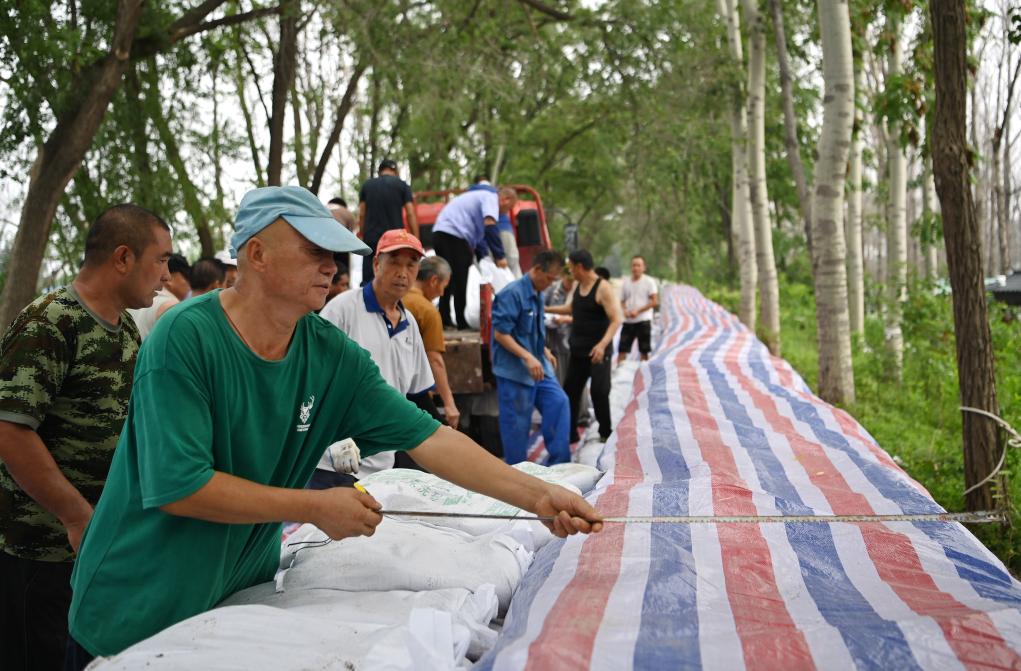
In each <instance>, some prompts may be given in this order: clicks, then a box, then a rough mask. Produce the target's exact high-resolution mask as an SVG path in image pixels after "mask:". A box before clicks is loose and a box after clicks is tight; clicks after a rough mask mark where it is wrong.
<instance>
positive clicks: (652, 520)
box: [355, 483, 1006, 524]
mask: <svg viewBox="0 0 1021 671" xmlns="http://www.w3.org/2000/svg"><path fill="white" fill-rule="evenodd" d="M355 489H357V490H358V491H360V492H363V493H365V494H368V491H367V490H366V489H365V488H364V487H362V485H361V484H358V483H355ZM379 514H380V515H383V516H384V517H388V516H389V517H445V518H453V519H463V520H507V521H511V520H514V521H518V520H524V521H526V522H552V521H553V520H555V519H556V517H552V516H546V517H543V516H535V515H531V516H526V517H521V516H519V515H486V514H483V513H446V512H436V511H424V510H380V511H379ZM1004 521H1006V515H1005V514H1004V512H1003V511H1002V510H982V511H978V512H970V513H919V514H910V513H907V514H901V515H651V516H645V517H643V516H636V517H604V518H603V523H604V524H768V523H773V524H776V523H784V524H786V523H795V522H813V523H816V524H827V523H833V522H961V523H964V524H987V523H989V522H1004Z"/></svg>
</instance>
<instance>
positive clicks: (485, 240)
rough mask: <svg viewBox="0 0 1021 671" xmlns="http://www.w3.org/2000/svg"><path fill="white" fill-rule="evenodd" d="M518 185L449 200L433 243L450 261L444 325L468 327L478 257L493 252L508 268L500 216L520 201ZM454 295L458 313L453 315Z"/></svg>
mask: <svg viewBox="0 0 1021 671" xmlns="http://www.w3.org/2000/svg"><path fill="white" fill-rule="evenodd" d="M517 199H518V196H517V193H515V191H514V189H508V188H502V189H498V190H497V192H496V193H494V192H492V191H490V190H489V189H476V190H474V191H465V192H464V193H461V194H458V195H457V196H454V197H453V198H452V199H451V200H450V202H449V203H447V204H446V205H445V206H444V207H443V209H442V210H440V215H439V216H438V217H437V218H436V225H435V226H433V246H434V247H435V248H436V253H437V254H439V255H440V256H442V257H443V258H444V259H446V261H447V263H449V264H450V269H451V275H450V284H449V285H447V290H446V291H445V292H443V298H442V299H440V316H441V317H442V318H443V326H444V328H453V327H454V326H455V325H456V327H457V328H458V329H460V330H467V329H468V321H467V320H466V319H465V316H464V310H465V307H466V306H467V304H468V270H469V269H470V268H471V266H472V263H473V262H474V260H475V256H476V255H478V256H479V258H482V257H485V256H488V255H490V254H491V255H492V257H493V261H494V263H495V264H496V265H497V267H500V268H506V267H507V259H506V258H504V253H503V244H502V243H501V242H500V231H499V229H498V228H497V227H496V220H497V219H498V218H499V217H500V214H501V213H506V212H510V209H511V208H512V207H513V206H514V203H516V202H517ZM451 299H453V303H454V316H453V318H452V317H451V315H450V303H451Z"/></svg>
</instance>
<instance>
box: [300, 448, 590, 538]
mask: <svg viewBox="0 0 1021 671" xmlns="http://www.w3.org/2000/svg"><path fill="white" fill-rule="evenodd" d="M564 466H579V465H577V464H564ZM515 468H519V469H520V470H523V471H525V472H526V473H528V474H529V475H533V476H535V477H537V478H539V479H541V480H544V481H546V482H551V483H554V484H558V485H561V486H563V487H565V488H566V489H569V490H571V491H573V492H575V493H576V494H580V493H581V489H580V488H579V487H577V486H576V485H574V484H572V483H571V482H570V480H572V479H574V480H576V481H579V482H581V483H582V484H585V483H587V482H588V481H590V480H592V481H593V482H594V480H593V478H594V477H595V478H597V477H598V474H599V471H597V470H596V469H594V468H591V467H580V466H579V467H578V468H575V469H570V468H556V469H555V468H552V467H547V466H540V465H538V464H533V463H530V462H524V463H521V464H517V465H516V466H515ZM360 484H361V485H362V486H363V487H365V488H366V489H367V490H368V492H369V493H370V494H372V496H373V497H374V498H375V499H376V500H377V501H379V503H380V504H381V505H382V506H383V509H384V510H417V511H424V512H449V513H468V514H476V515H501V516H521V517H530V516H532V514H531V513H529V512H527V511H524V510H521V509H520V508H516V507H514V506H512V505H510V504H509V503H504V502H503V501H499V500H497V499H494V498H491V497H488V496H484V495H482V494H478V493H476V492H473V491H471V490H468V489H465V488H463V487H458V486H457V485H455V484H453V483H450V482H447V481H446V480H443V479H440V478H438V477H436V476H435V475H430V474H428V473H423V472H421V471H416V470H414V469H402V468H394V469H390V470H387V471H380V472H378V473H373V474H372V475H370V476H369V477H367V478H365V479H363V480H361V481H360ZM411 519H413V520H414V521H416V522H422V523H427V524H432V525H435V526H442V527H447V528H450V529H457V530H459V531H464V532H466V533H469V534H472V535H476V536H478V535H482V534H489V533H502V534H507V535H511V536H514V537H515V538H518V539H519V540H520V542H522V543H524V544H525V546H526V548H527V549H528V550H530V551H533V552H534V551H535V550H538V549H539V548H541V547H542V546H544V545H545V544H546V543H548V542H549V541H551V540H553V534H552V533H550V531H549V529H547V528H546V527H545V526H544V525H542V524H541V523H539V522H512V521H506V520H488V519H481V520H479V519H463V518H426V517H421V518H411ZM523 529H527V531H528V533H529V535H530V536H531V540H529V539H528V538H526V537H524V536H522V535H519V534H520V533H521V531H522V530H523ZM289 540H294V539H289Z"/></svg>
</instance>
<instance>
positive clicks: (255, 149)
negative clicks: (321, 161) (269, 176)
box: [234, 49, 266, 187]
mask: <svg viewBox="0 0 1021 671" xmlns="http://www.w3.org/2000/svg"><path fill="white" fill-rule="evenodd" d="M238 55H239V56H240V55H241V49H238ZM241 70H242V68H241V61H240V60H238V61H237V67H235V68H234V85H235V86H236V87H237V90H238V107H240V108H241V118H242V119H244V121H245V134H246V137H247V138H248V151H249V152H251V154H252V168H253V169H254V170H253V171H254V173H255V185H256V186H258V187H263V186H266V179H265V176H264V175H263V172H262V160H261V159H260V158H259V145H258V143H257V142H256V141H255V121H254V120H253V119H252V113H251V111H250V110H249V109H248V100H247V99H246V98H245V77H244V73H242V71H241Z"/></svg>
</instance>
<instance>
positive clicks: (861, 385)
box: [706, 278, 1021, 575]
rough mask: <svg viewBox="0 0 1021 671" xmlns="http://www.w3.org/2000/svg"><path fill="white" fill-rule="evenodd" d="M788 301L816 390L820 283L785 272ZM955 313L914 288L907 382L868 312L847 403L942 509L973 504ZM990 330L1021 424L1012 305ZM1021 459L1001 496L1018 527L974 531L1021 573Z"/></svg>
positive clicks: (1004, 388)
mask: <svg viewBox="0 0 1021 671" xmlns="http://www.w3.org/2000/svg"><path fill="white" fill-rule="evenodd" d="M706 295H707V296H708V297H710V298H711V299H712V300H715V301H717V302H718V303H720V304H721V305H723V306H724V307H726V308H727V309H730V310H736V307H737V304H738V295H737V293H736V292H735V291H733V290H730V289H726V288H718V287H717V288H713V289H711V290H708V291H707V292H706ZM780 303H781V313H780V314H781V315H782V318H781V342H782V348H783V356H784V358H786V359H787V361H788V362H790V364H791V365H792V366H793V367H794V368H795V369H796V370H797V371H798V372H799V373H800V374H801V376H802V377H803V378H804V379H805V382H807V383H808V384H809V385H810V386H811V387H812V388H813V389H817V384H816V383H817V380H818V370H819V361H818V354H817V349H816V323H815V298H814V294H813V291H812V287H811V285H810V284H809V283H807V282H805V281H794V280H790V279H787V278H782V279H781V294H780ZM951 310H952V306H951V299H950V297H949V296H937V295H934V293H933V292H932V291H931V288H930V287H928V286H925V285H922V284H918V285H916V286H915V287H913V290H912V292H911V297H910V299H909V300H908V302H907V304H906V305H905V308H904V323H903V327H902V329H903V332H904V343H905V346H904V373H903V378H902V380H901V381H900V382H898V381H896V380H895V379H893V377H892V375H891V373H890V371H891V370H892V369H893V366H892V365H891V362H892V359H891V357H890V354H889V353H888V351H887V350H886V348H885V346H884V328H883V324H882V323H881V322H880V320H879V319H878V317H876V316H874V315H873V316H870V317H868V318H867V319H866V328H865V337H864V339H862V340H859V341H858V342H856V343H855V346H854V377H855V393H856V397H857V398H856V401H855V403H854V404H852V405H849V406H847V407H846V408H845V409H846V410H848V411H849V412H850V413H851V414H852V415H853V416H854V417H855V418H856V419H857V420H858V421H859V422H860V423H861V424H862V425H863V426H864V427H865V428H866V429H867V430H868V431H869V433H870V434H872V436H873V437H874V438H875V439H876V440H877V441H878V442H879V444H880V445H881V446H883V448H884V449H885V450H886V451H887V452H889V453H890V454H891V455H893V456H894V457H896V458H897V459H898V461H899V462H900V463H901V464H902V466H903V468H904V469H905V470H906V471H907V472H908V473H909V474H910V475H911V476H912V477H913V478H915V479H916V480H917V481H918V482H920V483H921V484H922V485H923V486H924V487H925V488H926V489H928V490H929V492H930V493H931V494H932V496H933V498H935V499H936V501H938V502H939V504H940V505H942V506H943V507H944V508H946V509H947V510H949V511H960V510H963V509H964V499H963V495H962V494H963V491H964V465H963V453H962V447H961V413H960V411H959V410H958V406H959V403H958V384H957V366H956V354H955V341H954V326H953V315H952V311H951ZM990 326H991V328H992V335H993V346H994V350H995V356H996V369H997V395H998V398H999V402H1000V407H1001V414H1002V416H1003V418H1004V419H1005V420H1007V421H1008V422H1010V423H1011V424H1012V425H1013V426H1015V427H1017V428H1019V430H1021V403H1019V401H1021V375H1019V374H1018V371H1019V370H1021V323H1019V322H1018V321H1017V317H1016V313H1014V312H1012V310H1010V309H1008V308H1006V307H1005V306H1002V305H1000V304H995V303H991V304H990ZM1018 463H1019V458H1018V455H1017V454H1008V456H1007V462H1006V465H1005V468H1004V472H1005V474H1006V478H1007V485H1006V487H1005V489H1006V491H1003V492H1000V493H999V494H1000V496H1001V501H1003V503H1004V505H1006V506H1009V507H1010V510H1011V513H1010V518H1011V523H1010V524H1009V525H1007V526H1000V525H988V524H987V525H975V526H973V527H971V529H972V531H973V532H974V533H975V535H976V536H978V537H979V538H980V539H981V540H982V542H983V543H985V544H986V545H987V546H988V547H989V549H990V550H992V551H993V553H994V554H996V555H997V556H998V557H999V558H1000V559H1001V560H1002V561H1003V562H1004V563H1005V564H1006V565H1007V566H1008V568H1009V569H1010V570H1011V571H1012V572H1013V573H1014V574H1015V575H1019V574H1021V514H1019V513H1018V511H1017V510H1016V509H1014V508H1013V506H1011V502H1017V501H1019V500H1021V486H1019V480H1018V478H1017V477H1016V475H1017V470H1018Z"/></svg>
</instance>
